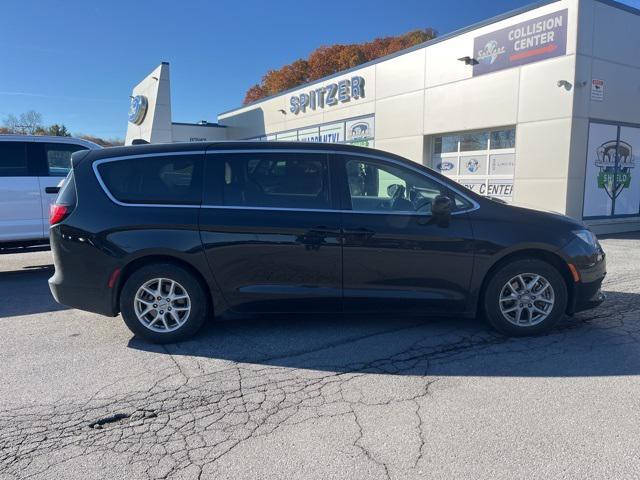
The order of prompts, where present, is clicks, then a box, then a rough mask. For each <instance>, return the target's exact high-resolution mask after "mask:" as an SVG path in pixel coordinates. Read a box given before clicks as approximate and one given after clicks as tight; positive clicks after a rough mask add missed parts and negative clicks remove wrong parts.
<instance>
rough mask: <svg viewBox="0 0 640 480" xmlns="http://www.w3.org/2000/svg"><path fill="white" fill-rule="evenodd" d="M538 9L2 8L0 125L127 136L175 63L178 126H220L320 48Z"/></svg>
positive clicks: (425, 3)
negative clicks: (12, 122)
mask: <svg viewBox="0 0 640 480" xmlns="http://www.w3.org/2000/svg"><path fill="white" fill-rule="evenodd" d="M528 3H531V2H530V1H529V0H492V1H490V2H489V1H478V0H448V1H442V0H395V1H393V2H390V1H388V0H368V1H366V2H347V1H331V2H318V1H317V0H315V1H313V2H312V1H306V0H271V1H264V0H235V1H224V2H223V1H214V0H211V1H205V0H201V1H184V0H183V1H180V2H178V1H165V0H140V1H134V0H128V1H125V0H102V1H95V0H64V1H61V0H57V1H56V0H48V1H46V0H40V1H36V0H18V1H16V0H3V2H2V14H1V15H0V32H2V34H1V35H0V119H4V117H5V116H6V115H7V114H10V113H15V114H19V113H21V112H24V111H27V110H31V109H33V110H37V111H39V112H41V113H42V114H43V116H44V121H45V123H56V122H57V123H64V124H65V125H67V127H69V128H70V130H71V131H72V132H74V133H89V134H93V135H98V136H102V137H124V134H125V131H126V126H127V109H128V103H129V94H130V92H131V89H132V87H133V86H134V85H135V84H136V83H138V81H139V80H140V79H142V78H143V77H144V76H145V75H146V74H147V73H149V72H150V71H151V70H152V69H153V68H155V67H156V66H157V65H158V64H159V63H160V62H161V61H168V62H170V64H171V89H172V110H173V120H174V121H182V122H194V121H198V120H209V121H215V120H216V115H217V114H218V113H219V112H222V111H225V110H229V109H231V108H234V107H236V106H238V105H240V103H241V102H242V99H243V97H244V93H245V91H246V90H247V88H248V87H249V86H251V85H252V84H254V83H257V82H258V81H259V80H260V77H261V76H262V74H263V73H264V72H266V71H267V70H268V69H270V68H278V67H280V66H281V65H283V64H286V63H289V62H291V61H293V60H295V59H297V58H300V57H305V56H306V55H308V54H309V53H310V52H311V51H312V50H314V49H315V48H316V47H318V46H320V45H329V44H333V43H353V42H362V41H365V40H371V39H373V38H375V37H380V36H387V35H396V34H400V33H404V32H407V31H409V30H413V29H416V28H426V27H432V28H435V29H436V30H437V31H438V32H439V33H440V34H444V33H447V32H450V31H452V30H456V29H458V28H461V27H464V26H467V25H469V24H472V23H475V22H478V21H481V20H484V19H486V18H489V17H492V16H494V15H497V14H500V13H503V12H506V11H508V10H512V9H514V8H518V7H520V6H523V5H526V4H528ZM625 3H627V4H630V5H633V6H636V7H640V0H627V1H625Z"/></svg>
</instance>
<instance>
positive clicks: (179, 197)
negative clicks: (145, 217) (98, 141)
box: [97, 154, 202, 205]
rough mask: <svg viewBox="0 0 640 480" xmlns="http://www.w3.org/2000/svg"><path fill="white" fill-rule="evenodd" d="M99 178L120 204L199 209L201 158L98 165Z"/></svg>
mask: <svg viewBox="0 0 640 480" xmlns="http://www.w3.org/2000/svg"><path fill="white" fill-rule="evenodd" d="M97 170H98V174H99V176H100V178H101V179H102V182H103V183H104V186H105V188H106V189H107V190H108V192H109V193H110V194H111V195H112V196H113V197H114V198H115V199H116V200H118V201H119V202H122V203H133V204H166V205H199V204H200V203H201V200H202V155H201V154H197V155H167V156H154V157H140V158H131V159H125V160H113V161H107V162H105V163H101V164H99V165H98V167H97Z"/></svg>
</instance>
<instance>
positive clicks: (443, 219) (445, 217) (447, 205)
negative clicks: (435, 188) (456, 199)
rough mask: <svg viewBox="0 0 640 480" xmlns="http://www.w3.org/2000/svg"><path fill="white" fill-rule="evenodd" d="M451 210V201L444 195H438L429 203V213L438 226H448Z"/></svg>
mask: <svg viewBox="0 0 640 480" xmlns="http://www.w3.org/2000/svg"><path fill="white" fill-rule="evenodd" d="M452 211H453V202H452V200H451V198H449V197H447V196H446V195H438V196H437V197H436V198H434V199H433V203H432V205H431V214H432V215H433V218H434V220H435V221H436V223H437V224H438V226H440V227H447V226H449V220H450V218H451V212H452Z"/></svg>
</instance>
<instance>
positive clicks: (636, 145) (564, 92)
mask: <svg viewBox="0 0 640 480" xmlns="http://www.w3.org/2000/svg"><path fill="white" fill-rule="evenodd" d="M136 139H142V140H146V141H150V142H152V143H155V142H176V141H197V140H237V139H257V140H264V141H300V142H334V143H350V144H356V145H363V146H368V147H374V148H377V149H380V150H384V151H388V152H393V153H395V154H398V155H401V156H404V157H406V158H409V159H411V160H412V161H415V162H418V163H421V164H424V165H427V166H429V167H431V168H433V169H435V170H437V171H439V172H441V173H442V174H444V175H446V176H448V177H450V178H452V179H453V180H455V181H457V182H459V183H461V184H463V185H465V186H467V187H468V188H470V189H472V190H474V191H476V192H478V193H480V194H482V195H490V196H493V197H497V198H501V199H503V200H505V201H507V202H513V203H517V204H521V205H529V206H532V207H535V208H540V209H546V210H553V211H557V212H561V213H566V214H567V215H570V216H572V217H574V218H578V219H583V220H584V221H585V222H586V223H588V224H589V225H591V226H592V228H593V229H594V230H595V231H597V232H612V231H626V230H640V166H639V165H638V163H639V162H638V161H637V160H636V155H638V154H640V11H639V10H636V9H633V8H631V7H628V6H626V5H623V4H620V3H617V2H614V1H611V0H558V1H542V2H538V3H535V4H533V5H530V6H528V7H525V8H522V9H519V10H516V11H512V12H507V13H505V14H503V15H501V16H498V17H495V18H492V19H489V20H486V21H484V22H482V23H480V24H476V25H472V26H470V27H467V28H464V29H462V30H459V31H456V32H453V33H451V34H448V35H443V36H441V37H439V38H437V39H434V40H431V41H428V42H426V43H423V44H420V45H417V46H415V47H412V48H409V49H406V50H402V51H400V52H397V53H395V54H393V55H389V56H386V57H383V58H380V59H377V60H375V61H372V62H369V63H366V64H363V65H360V66H358V67H356V68H353V69H351V70H347V71H343V72H339V73H337V74H335V75H332V76H329V77H326V78H322V79H320V80H317V81H314V82H313V83H309V84H306V85H302V86H300V87H298V88H296V89H293V90H290V91H286V92H283V93H281V94H278V95H276V96H272V97H269V98H265V99H262V100H260V101H257V102H254V103H251V104H249V105H246V106H243V107H239V108H236V109H234V110H231V111H228V112H224V113H220V114H218V123H207V122H201V123H198V124H183V123H173V122H172V121H171V102H170V89H169V65H168V64H166V63H163V64H161V65H160V66H159V67H158V68H157V69H156V70H154V71H153V72H152V73H151V74H150V75H149V76H147V77H146V78H145V79H144V80H143V81H142V82H141V83H140V84H138V85H137V86H136V87H135V88H134V90H133V94H132V105H131V109H130V112H129V128H128V131H127V143H132V142H133V141H134V140H136ZM637 152H638V153H637Z"/></svg>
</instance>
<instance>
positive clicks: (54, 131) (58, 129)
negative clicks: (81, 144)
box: [46, 123, 71, 137]
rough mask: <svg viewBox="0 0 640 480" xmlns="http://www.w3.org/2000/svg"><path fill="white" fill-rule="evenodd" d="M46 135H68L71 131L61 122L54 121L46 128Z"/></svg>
mask: <svg viewBox="0 0 640 480" xmlns="http://www.w3.org/2000/svg"><path fill="white" fill-rule="evenodd" d="M46 135H53V136H54V137H70V136H71V132H69V130H67V127H65V126H64V125H63V124H59V123H54V124H53V125H51V126H50V127H49V128H47V129H46Z"/></svg>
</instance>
